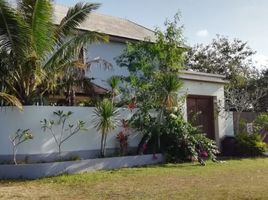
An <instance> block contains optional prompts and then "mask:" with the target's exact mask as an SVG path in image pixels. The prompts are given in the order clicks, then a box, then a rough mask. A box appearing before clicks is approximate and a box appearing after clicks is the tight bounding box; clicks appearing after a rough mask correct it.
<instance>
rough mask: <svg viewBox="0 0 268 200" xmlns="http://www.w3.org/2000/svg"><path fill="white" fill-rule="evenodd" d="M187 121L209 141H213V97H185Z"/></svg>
mask: <svg viewBox="0 0 268 200" xmlns="http://www.w3.org/2000/svg"><path fill="white" fill-rule="evenodd" d="M187 119H188V122H190V123H191V124H192V125H193V126H195V127H198V128H199V129H200V130H201V131H202V132H203V133H204V134H206V136H207V137H208V138H210V139H213V140H214V139H215V126H214V106H213V97H211V96H195V95H190V96H188V97H187Z"/></svg>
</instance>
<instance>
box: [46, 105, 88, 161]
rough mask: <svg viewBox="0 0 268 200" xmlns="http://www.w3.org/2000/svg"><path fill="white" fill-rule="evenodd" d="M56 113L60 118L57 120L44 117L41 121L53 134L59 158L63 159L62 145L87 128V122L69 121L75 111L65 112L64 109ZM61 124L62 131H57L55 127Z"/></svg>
mask: <svg viewBox="0 0 268 200" xmlns="http://www.w3.org/2000/svg"><path fill="white" fill-rule="evenodd" d="M53 114H54V115H56V117H57V118H58V119H57V120H56V121H54V120H47V119H44V120H43V121H41V124H42V129H43V131H46V130H47V129H48V130H49V132H50V134H51V135H52V136H53V139H54V142H55V143H56V145H57V147H58V153H59V158H60V159H61V146H62V144H63V143H64V142H66V141H67V140H68V139H70V138H71V137H72V136H74V135H75V134H77V133H79V132H80V131H85V130H87V129H86V128H85V122H84V121H81V120H78V121H77V123H76V125H74V124H71V123H67V120H68V119H70V117H71V115H72V114H73V112H71V111H69V112H67V113H64V112H63V111H62V110H59V111H57V112H53ZM56 126H60V133H59V134H57V133H56V132H55V127H56Z"/></svg>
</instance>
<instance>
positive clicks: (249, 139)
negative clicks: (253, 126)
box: [235, 133, 267, 156]
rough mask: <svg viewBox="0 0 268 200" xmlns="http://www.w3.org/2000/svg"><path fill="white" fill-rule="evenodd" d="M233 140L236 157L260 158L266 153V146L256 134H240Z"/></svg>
mask: <svg viewBox="0 0 268 200" xmlns="http://www.w3.org/2000/svg"><path fill="white" fill-rule="evenodd" d="M235 138H236V142H237V144H236V154H237V155H238V156H261V155H263V153H264V152H265V151H266V148H267V145H266V143H265V142H263V140H262V137H261V135H259V134H257V133H254V134H248V133H240V134H237V135H236V137H235Z"/></svg>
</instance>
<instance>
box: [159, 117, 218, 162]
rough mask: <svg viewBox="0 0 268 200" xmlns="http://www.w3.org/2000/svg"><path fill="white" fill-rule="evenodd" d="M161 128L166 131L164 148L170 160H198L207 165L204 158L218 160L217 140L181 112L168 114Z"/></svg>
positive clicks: (163, 136)
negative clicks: (203, 131)
mask: <svg viewBox="0 0 268 200" xmlns="http://www.w3.org/2000/svg"><path fill="white" fill-rule="evenodd" d="M161 130H162V131H163V132H164V134H163V135H162V138H163V143H162V146H163V147H162V148H163V150H164V151H165V152H166V153H167V161H168V162H183V161H192V160H198V162H200V164H201V165H205V162H204V158H209V159H212V160H213V161H216V154H218V153H219V151H218V148H217V145H216V143H215V141H213V140H210V139H209V138H207V137H206V136H205V135H204V134H202V133H201V132H200V131H199V130H198V129H197V128H195V127H193V126H192V125H191V124H190V123H188V122H186V121H185V120H184V119H183V117H182V116H181V114H180V113H176V114H174V113H172V114H170V115H169V116H167V119H166V123H165V125H164V127H163V128H162V129H161Z"/></svg>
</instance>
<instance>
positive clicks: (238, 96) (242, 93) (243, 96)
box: [225, 88, 268, 133]
mask: <svg viewBox="0 0 268 200" xmlns="http://www.w3.org/2000/svg"><path fill="white" fill-rule="evenodd" d="M267 89H268V88H257V89H255V90H254V91H251V90H249V89H247V88H245V89H237V88H233V89H227V90H225V109H226V110H232V111H236V112H237V119H236V122H235V123H236V130H235V131H236V133H239V122H240V117H241V114H242V112H244V111H247V110H250V109H252V108H253V107H254V105H256V104H257V103H258V101H259V100H260V99H261V98H263V97H264V96H265V95H266V94H267V91H268V90H267Z"/></svg>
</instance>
